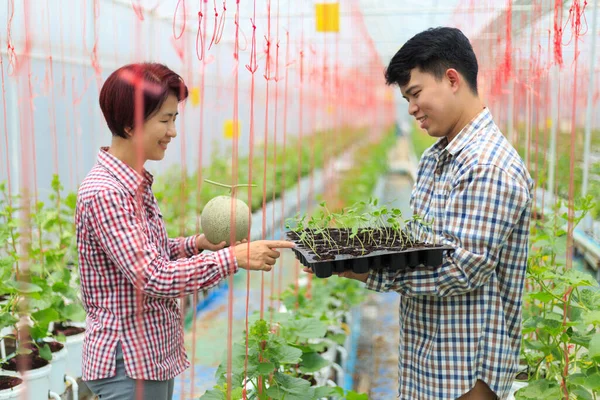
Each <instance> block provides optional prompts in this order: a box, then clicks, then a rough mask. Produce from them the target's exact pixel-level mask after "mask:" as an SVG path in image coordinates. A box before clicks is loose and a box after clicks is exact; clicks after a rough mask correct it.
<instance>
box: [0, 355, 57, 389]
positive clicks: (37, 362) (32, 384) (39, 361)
mask: <svg viewBox="0 0 600 400" xmlns="http://www.w3.org/2000/svg"><path fill="white" fill-rule="evenodd" d="M17 358H19V360H20V359H28V361H31V362H33V368H32V369H29V370H26V371H17V364H18V362H17V363H16V360H17ZM51 371H52V364H50V363H49V362H48V361H46V360H44V359H43V358H41V357H40V356H36V355H33V354H32V355H27V356H17V357H15V358H12V359H11V360H9V361H8V362H7V363H5V364H3V365H2V369H1V370H0V374H2V375H9V376H16V377H19V378H21V379H22V380H23V381H24V383H23V385H24V386H25V387H24V390H23V391H24V394H25V399H28V400H40V399H47V398H48V392H49V391H50V373H51Z"/></svg>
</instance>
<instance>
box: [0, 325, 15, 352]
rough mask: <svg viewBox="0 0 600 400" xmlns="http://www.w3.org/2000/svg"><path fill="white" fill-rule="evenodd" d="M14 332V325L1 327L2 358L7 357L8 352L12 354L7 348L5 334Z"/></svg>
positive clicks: (0, 348)
mask: <svg viewBox="0 0 600 400" xmlns="http://www.w3.org/2000/svg"><path fill="white" fill-rule="evenodd" d="M13 333H14V329H13V328H12V327H9V326H8V327H6V328H2V329H0V358H2V359H5V358H6V355H7V354H10V351H8V350H7V343H6V342H7V341H8V340H7V339H6V338H5V336H8V335H11V334H13Z"/></svg>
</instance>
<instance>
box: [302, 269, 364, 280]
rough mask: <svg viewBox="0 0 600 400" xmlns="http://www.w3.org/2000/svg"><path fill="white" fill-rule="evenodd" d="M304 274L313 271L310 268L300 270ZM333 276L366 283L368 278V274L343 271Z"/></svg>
mask: <svg viewBox="0 0 600 400" xmlns="http://www.w3.org/2000/svg"><path fill="white" fill-rule="evenodd" d="M302 270H303V271H304V272H306V273H308V274H312V273H313V271H312V269H310V268H304V269H302ZM333 274H334V275H337V276H341V277H342V278H348V279H355V280H357V281H361V282H366V281H367V278H368V277H369V273H368V272H365V273H364V274H357V273H356V272H354V271H350V270H348V271H344V272H334V273H333Z"/></svg>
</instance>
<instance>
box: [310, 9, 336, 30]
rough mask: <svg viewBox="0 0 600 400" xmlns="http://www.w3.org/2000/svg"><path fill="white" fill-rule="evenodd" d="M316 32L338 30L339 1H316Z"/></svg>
mask: <svg viewBox="0 0 600 400" xmlns="http://www.w3.org/2000/svg"><path fill="white" fill-rule="evenodd" d="M315 14H316V22H317V26H316V28H317V32H339V31H340V3H316V4H315Z"/></svg>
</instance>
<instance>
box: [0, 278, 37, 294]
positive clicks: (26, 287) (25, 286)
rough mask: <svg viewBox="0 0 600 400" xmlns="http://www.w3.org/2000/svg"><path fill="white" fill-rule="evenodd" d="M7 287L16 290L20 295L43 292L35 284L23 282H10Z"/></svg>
mask: <svg viewBox="0 0 600 400" xmlns="http://www.w3.org/2000/svg"><path fill="white" fill-rule="evenodd" d="M6 286H8V287H10V288H13V289H15V290H16V291H17V292H19V293H24V294H30V293H37V292H41V291H42V290H43V289H42V288H41V287H39V286H38V285H34V284H33V283H29V282H23V281H9V282H8V283H6Z"/></svg>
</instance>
